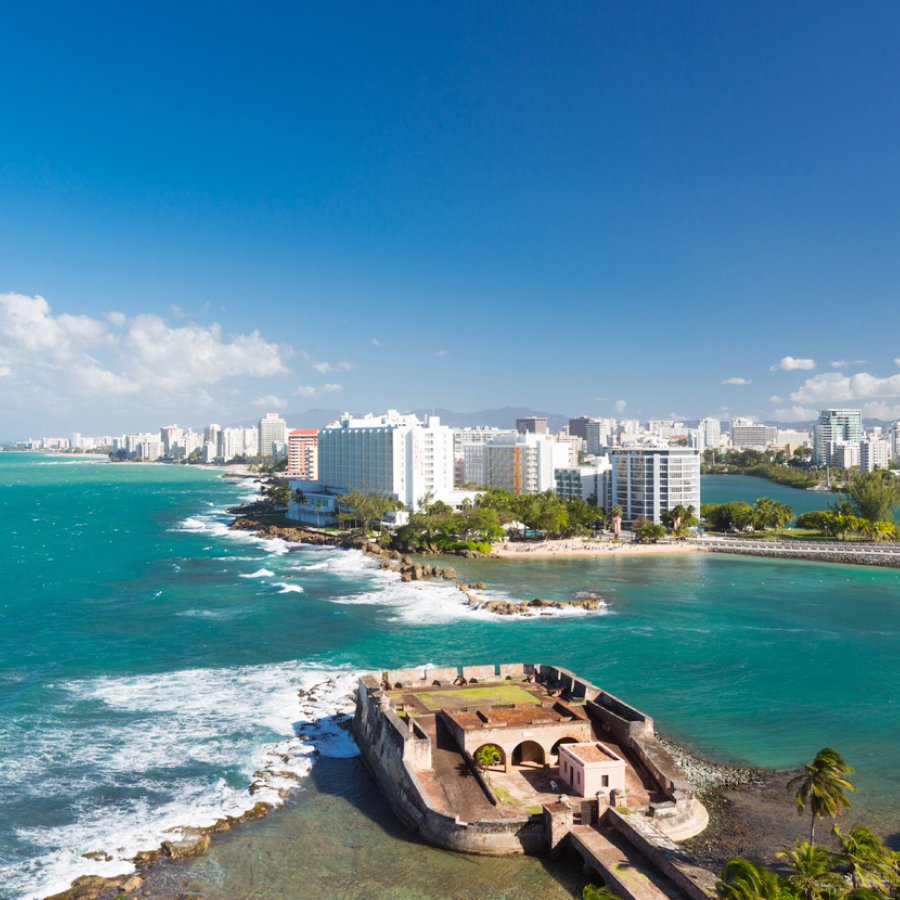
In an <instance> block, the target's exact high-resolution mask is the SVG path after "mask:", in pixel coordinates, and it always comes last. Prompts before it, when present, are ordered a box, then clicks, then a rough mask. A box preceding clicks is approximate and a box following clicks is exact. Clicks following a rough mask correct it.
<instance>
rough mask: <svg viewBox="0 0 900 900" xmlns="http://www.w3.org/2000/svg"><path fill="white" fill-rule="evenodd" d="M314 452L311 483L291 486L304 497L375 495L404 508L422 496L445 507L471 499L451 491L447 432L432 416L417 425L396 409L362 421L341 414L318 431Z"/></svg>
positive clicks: (413, 418) (415, 419)
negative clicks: (316, 469) (357, 492)
mask: <svg viewBox="0 0 900 900" xmlns="http://www.w3.org/2000/svg"><path fill="white" fill-rule="evenodd" d="M318 453H319V472H318V478H317V479H316V481H315V482H310V483H307V484H306V485H304V482H303V481H297V482H296V484H297V486H298V487H301V489H303V490H305V491H306V490H308V491H309V492H310V493H315V492H316V491H324V492H325V493H329V492H330V493H335V492H336V493H343V492H346V491H347V490H349V489H350V488H359V489H361V490H365V491H379V492H381V493H385V494H389V495H390V496H392V497H396V498H397V499H398V500H400V502H401V503H403V504H404V506H405V507H406V509H407V510H414V509H416V507H417V506H418V505H419V503H420V502H421V501H422V500H423V499H424V498H425V497H426V496H430V497H431V499H432V501H436V500H442V501H443V502H445V503H448V504H450V505H451V506H453V505H458V503H459V502H460V501H461V500H462V498H463V497H464V496H471V495H470V494H465V493H464V492H461V491H454V489H453V433H452V430H451V429H450V428H448V427H447V426H446V425H441V423H440V419H439V418H437V417H436V416H430V417H429V418H427V419H426V421H425V422H421V421H420V420H419V419H418V417H416V416H414V415H401V414H400V413H399V412H397V411H396V410H388V412H387V414H386V415H383V416H373V415H371V414H370V415H367V416H363V417H362V418H352V417H351V416H350V415H349V414H345V415H344V416H342V417H341V419H340V420H339V421H337V422H335V423H333V424H331V425H329V426H328V427H327V428H323V429H322V430H321V431H320V432H319V438H318Z"/></svg>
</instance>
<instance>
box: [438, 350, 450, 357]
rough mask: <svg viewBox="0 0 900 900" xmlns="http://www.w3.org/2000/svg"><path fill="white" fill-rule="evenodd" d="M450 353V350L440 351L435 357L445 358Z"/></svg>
mask: <svg viewBox="0 0 900 900" xmlns="http://www.w3.org/2000/svg"><path fill="white" fill-rule="evenodd" d="M449 352H450V351H449V350H438V351H437V353H435V354H434V355H435V356H439V357H444V356H446V355H447V354H448V353H449Z"/></svg>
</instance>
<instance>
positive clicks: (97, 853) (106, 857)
mask: <svg viewBox="0 0 900 900" xmlns="http://www.w3.org/2000/svg"><path fill="white" fill-rule="evenodd" d="M81 858H82V859H90V860H93V861H94V862H112V856H111V855H110V854H109V853H107V852H106V851H105V850H91V851H89V852H88V853H82V854H81Z"/></svg>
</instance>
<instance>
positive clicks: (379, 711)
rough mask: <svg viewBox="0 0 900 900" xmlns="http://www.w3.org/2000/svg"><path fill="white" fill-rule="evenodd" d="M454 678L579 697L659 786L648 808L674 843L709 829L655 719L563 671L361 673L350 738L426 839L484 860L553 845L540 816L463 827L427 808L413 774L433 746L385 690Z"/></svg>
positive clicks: (495, 668)
mask: <svg viewBox="0 0 900 900" xmlns="http://www.w3.org/2000/svg"><path fill="white" fill-rule="evenodd" d="M459 676H462V677H464V678H466V679H468V680H469V681H472V680H473V679H474V680H477V681H498V680H503V679H505V678H507V677H508V678H519V677H526V678H533V679H534V680H536V681H539V682H541V683H544V684H546V685H547V686H548V687H550V688H552V689H554V690H559V691H561V692H562V693H563V695H567V696H569V697H571V698H574V699H582V698H583V699H584V700H585V709H586V711H587V713H588V715H589V717H590V719H591V721H592V723H593V725H594V728H595V731H596V732H597V734H598V735H601V736H602V735H603V734H608V735H610V736H611V737H612V738H614V739H615V740H616V741H618V742H619V743H620V744H621V745H622V746H624V747H626V748H627V749H628V750H629V751H630V752H631V754H632V755H633V757H634V758H635V760H636V762H637V763H638V764H639V765H641V766H642V767H643V768H644V770H645V771H646V772H647V773H648V774H649V775H650V777H651V779H652V780H653V782H655V784H656V785H657V788H658V793H659V794H661V795H662V797H663V798H664V799H662V800H659V801H657V802H654V803H651V805H650V808H649V809H648V810H647V814H648V816H649V817H650V818H651V819H652V821H653V822H654V824H655V825H656V827H657V828H658V829H659V830H660V831H662V832H663V833H665V834H668V835H669V836H671V837H673V838H675V839H679V840H680V839H682V838H686V837H689V836H692V835H694V834H697V833H699V832H700V831H702V830H703V828H705V827H706V823H707V815H706V809H705V808H704V806H703V804H702V803H701V802H700V801H699V800H698V799H697V797H696V789H695V787H694V785H693V784H692V783H691V782H690V781H688V780H687V779H686V778H685V776H684V774H683V773H682V771H681V769H680V768H679V766H678V764H677V763H676V762H675V760H674V759H673V758H672V756H671V755H670V754H669V753H668V751H666V750H665V748H664V747H663V746H662V745H661V744H660V743H659V741H658V740H657V738H656V735H655V734H654V731H653V720H652V719H651V718H650V717H649V716H647V715H645V714H644V713H642V712H640V711H639V710H637V709H635V708H634V707H632V706H630V705H629V704H627V703H625V702H624V701H623V700H620V699H619V698H618V697H615V696H613V695H612V694H609V693H607V692H606V691H603V690H601V689H600V688H598V687H596V686H595V685H592V684H591V683H590V682H587V681H584V680H583V679H580V678H578V677H577V676H576V675H575V674H573V673H572V672H570V671H569V670H568V669H563V668H560V667H557V666H547V665H541V664H503V665H484V666H466V667H462V668H456V667H450V668H441V669H437V668H429V669H403V670H392V671H385V672H380V673H378V674H371V675H366V676H364V677H363V678H361V679H360V682H359V688H358V697H357V704H356V714H355V716H354V732H355V735H356V740H357V743H358V744H359V747H360V751H361V754H362V759H363V761H364V763H365V765H366V766H367V767H368V769H369V770H370V771H371V772H372V774H373V775H374V777H375V780H376V781H377V782H378V784H379V786H380V787H381V789H382V791H383V792H384V794H385V795H386V797H387V799H388V802H389V803H390V805H391V807H392V809H393V810H394V812H395V813H396V815H397V817H398V818H399V819H400V821H401V822H403V824H404V825H405V826H406V827H407V828H409V829H410V830H411V831H413V832H415V833H417V834H419V835H421V836H422V837H423V838H424V839H425V840H427V841H429V842H430V843H432V844H435V845H436V846H439V847H443V848H445V849H448V850H456V851H463V852H468V853H482V854H489V855H506V854H513V853H540V852H543V851H546V850H548V849H549V848H550V847H551V846H552V836H551V835H550V834H549V833H548V832H547V828H546V824H545V822H544V820H543V818H542V816H541V815H540V814H533V815H530V816H528V817H524V818H517V819H510V818H501V817H499V816H498V817H497V818H496V819H484V818H482V819H480V820H478V821H474V822H465V821H462V820H461V819H460V818H459V816H456V815H449V814H448V813H446V812H444V811H442V810H439V809H436V808H434V807H433V806H432V805H431V804H430V803H429V801H428V794H427V792H426V791H425V789H424V787H423V785H422V784H421V781H420V779H419V777H418V776H417V774H416V770H419V771H426V770H428V769H430V767H431V741H430V739H429V737H428V736H427V735H426V734H425V733H424V732H423V731H421V729H420V728H419V726H418V725H417V724H416V723H415V720H414V719H411V720H404V719H401V718H399V717H398V716H397V715H396V713H395V712H394V710H393V709H392V707H391V701H390V698H389V696H388V693H387V691H388V690H391V689H397V688H400V687H402V688H416V687H426V686H431V685H433V684H434V683H435V682H437V683H441V684H452V683H453V681H454V679H456V678H457V677H459ZM408 723H409V724H408ZM473 772H474V770H473Z"/></svg>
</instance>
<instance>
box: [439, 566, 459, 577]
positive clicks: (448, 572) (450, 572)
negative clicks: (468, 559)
mask: <svg viewBox="0 0 900 900" xmlns="http://www.w3.org/2000/svg"><path fill="white" fill-rule="evenodd" d="M441 578H444V579H445V580H446V581H456V569H454V568H453V566H445V567H444V569H443V571H442V572H441Z"/></svg>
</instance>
